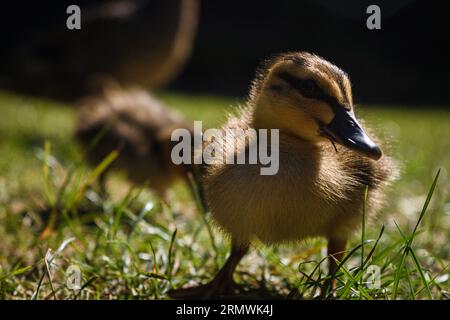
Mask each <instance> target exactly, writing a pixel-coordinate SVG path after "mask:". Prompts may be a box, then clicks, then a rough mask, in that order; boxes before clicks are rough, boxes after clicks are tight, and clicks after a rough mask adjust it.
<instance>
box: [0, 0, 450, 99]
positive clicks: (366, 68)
mask: <svg viewBox="0 0 450 320" xmlns="http://www.w3.org/2000/svg"><path fill="white" fill-rule="evenodd" d="M122 1H126V0H122ZM130 1H135V2H139V3H143V4H144V5H143V6H144V7H145V6H147V8H151V5H155V4H157V3H158V1H163V0H130ZM96 2H101V1H100V0H84V1H57V2H51V1H15V2H8V3H4V4H3V3H2V5H1V7H0V8H1V9H0V10H1V12H0V18H1V19H0V28H1V29H0V36H1V39H2V42H1V47H0V58H1V61H2V65H1V66H0V88H4V89H5V88H6V89H11V88H12V89H14V90H18V91H20V92H22V93H26V94H28V93H30V94H33V95H39V94H41V93H42V94H43V95H44V93H43V92H46V94H47V93H49V92H50V93H51V92H53V91H56V89H55V90H54V89H53V88H52V86H51V85H50V84H48V85H47V81H49V82H48V83H50V80H49V79H47V78H46V79H43V80H42V79H38V78H36V79H31V81H28V83H27V86H21V84H22V83H25V80H23V75H22V74H26V73H27V72H28V71H29V70H30V68H32V67H33V62H32V61H33V60H32V59H28V57H25V59H24V57H22V60H21V61H31V62H30V63H29V65H30V66H24V63H23V62H19V63H17V61H16V55H15V54H14V50H13V49H14V48H16V47H17V46H20V45H21V43H23V42H25V41H29V40H28V39H34V41H36V39H37V38H36V36H37V35H41V36H42V34H45V33H46V32H50V31H49V30H51V31H54V30H55V28H61V25H63V26H65V19H66V17H67V15H66V13H65V8H66V7H67V5H69V4H79V5H80V7H81V9H82V12H83V6H86V5H89V4H92V3H96ZM200 2H201V3H200V15H199V24H198V29H197V30H198V31H197V32H198V33H197V37H196V40H195V43H194V50H193V52H192V55H191V58H190V59H189V60H188V62H187V65H186V66H185V68H184V69H183V71H182V72H181V74H180V75H179V76H178V77H177V78H176V79H175V81H174V82H172V83H171V84H170V85H169V88H168V89H170V90H171V89H175V90H180V91H184V92H195V93H210V94H225V95H232V96H240V97H243V96H245V95H246V93H247V90H248V87H249V83H250V81H251V79H252V78H253V77H254V74H255V69H256V67H257V66H258V65H259V64H260V62H261V61H262V60H263V59H265V58H267V57H269V56H271V55H272V54H275V53H278V52H284V51H289V50H306V51H311V52H314V53H316V54H319V55H321V56H323V57H324V58H326V59H328V60H331V61H332V62H334V63H336V64H337V65H338V66H340V67H341V68H342V69H344V70H345V71H347V72H348V73H349V74H350V77H351V79H352V82H353V86H354V93H355V99H356V101H357V102H359V103H361V102H362V103H400V104H411V105H421V104H428V105H431V104H434V105H444V106H449V105H450V88H449V84H450V81H449V77H450V63H449V57H450V50H449V49H448V42H449V39H450V34H449V31H450V2H449V1H445V0H436V1H425V0H396V1H392V0H382V1H375V0H374V1H366V0H341V1H332V0H330V1H326V0H316V1H313V0H309V1H294V0H291V1H288V0H281V1H275V0H270V1H269V0H245V1H237V0H229V1H215V0H202V1H200ZM160 3H161V2H160ZM370 4H377V5H379V6H380V7H381V16H382V24H381V27H382V29H381V30H368V29H367V28H366V19H367V17H368V16H369V15H368V14H366V8H367V6H368V5H370ZM154 11H155V10H153V14H155V12H154ZM157 15H158V13H156V16H157ZM149 19H153V18H152V17H150V15H149V14H147V13H146V11H144V10H142V11H141V12H140V14H136V15H135V16H133V17H130V20H129V21H126V20H121V21H120V22H119V23H120V24H119V25H116V26H115V27H117V26H118V29H114V30H120V32H121V33H120V34H121V36H119V33H117V34H118V35H117V39H115V45H114V46H115V47H118V46H121V47H122V50H125V51H127V55H124V56H127V57H128V58H130V57H131V59H132V57H133V55H130V54H129V52H133V50H135V51H138V49H136V48H133V46H132V45H130V44H128V43H127V42H126V41H127V39H128V38H129V37H128V36H127V35H126V33H127V32H128V30H129V31H130V34H132V33H133V29H132V28H134V27H130V26H132V25H134V26H136V25H138V24H139V22H140V21H143V22H145V21H148V20H149ZM114 23H116V22H114ZM90 28H91V27H90V25H87V26H83V28H82V32H83V33H84V34H86V33H89V32H90V30H91V29H92V28H91V29H90ZM102 28H103V29H102V31H101V33H96V34H95V36H90V37H87V38H83V40H82V41H74V42H70V41H68V43H64V44H63V43H61V44H59V43H56V44H55V43H52V45H51V46H45V47H44V48H40V49H39V54H40V55H41V56H42V57H45V59H47V60H48V61H51V60H52V59H53V60H55V59H60V60H64V52H62V50H60V49H59V48H62V47H64V50H72V48H71V47H70V45H71V43H78V44H77V45H78V46H81V49H80V48H76V50H79V52H85V50H83V49H84V48H83V46H86V47H89V46H92V45H93V44H95V43H97V42H101V41H106V40H105V39H107V38H108V37H106V35H109V38H111V37H113V38H114V35H115V34H116V32H117V31H114V32H108V27H105V25H103V26H102ZM63 29H64V28H63ZM122 32H123V33H122ZM83 33H81V32H80V33H72V34H71V37H79V35H83ZM74 34H75V36H74ZM35 35H36V36H35ZM103 35H105V36H103ZM111 35H112V36H111ZM61 39H69V38H64V37H63V38H61ZM85 39H88V41H86V40H85ZM62 42H64V40H63V41H62ZM122 44H123V45H122ZM107 47H108V46H106V48H107ZM27 50H28V51H26V52H30V51H32V49H27ZM58 50H60V51H61V52H59V51H58ZM73 50H75V49H73ZM73 50H72V52H74V51H73ZM30 55H31V53H30ZM72 58H73V57H72ZM89 59H90V60H93V61H94V60H95V59H96V60H98V61H99V63H100V62H101V61H102V60H103V57H92V59H91V57H89ZM118 59H120V58H117V59H116V60H118ZM72 60H73V59H72ZM75 60H76V59H75ZM17 65H19V67H17ZM54 65H56V66H58V64H54ZM60 65H62V64H60ZM17 68H20V69H22V70H20V72H19V71H17V70H18V69H17ZM58 68H59V67H54V69H58ZM23 70H25V72H24V71H23ZM58 70H59V71H60V70H62V67H61V68H59V69H58ZM58 70H51V71H52V72H53V73H52V74H51V76H49V78H50V77H53V78H55V79H56V80H57V81H55V83H58V84H64V83H69V81H70V79H72V80H73V79H75V75H72V74H70V73H61V72H60V73H59V74H58V72H57V71H58ZM144 71H145V72H151V70H144ZM144 71H143V72H144ZM21 72H22V73H21ZM13 78H14V81H12V80H11V79H13ZM28 80H30V79H28ZM51 80H54V79H51ZM77 81H78V80H77ZM11 83H13V85H11ZM30 83H31V84H30ZM17 84H19V85H17ZM70 86H71V87H72V88H74V89H73V91H72V92H76V90H75V87H76V84H73V85H72V84H71V85H70ZM44 89H45V90H44ZM79 95H81V93H80V94H78V91H77V94H76V95H74V96H75V97H78V96H79ZM58 98H60V97H58ZM71 98H72V97H71Z"/></svg>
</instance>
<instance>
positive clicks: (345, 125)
mask: <svg viewBox="0 0 450 320" xmlns="http://www.w3.org/2000/svg"><path fill="white" fill-rule="evenodd" d="M321 129H322V131H323V133H324V134H325V135H326V136H328V137H329V138H330V139H332V140H334V141H336V142H337V143H339V144H341V145H343V146H345V147H347V148H349V149H352V150H355V151H357V152H359V153H360V154H362V155H364V156H366V157H369V158H372V159H374V160H378V159H380V158H381V156H382V155H383V153H382V152H381V149H380V148H379V147H378V146H377V145H376V144H375V143H374V142H373V141H372V140H371V139H370V138H369V136H368V135H367V134H366V133H365V132H364V130H363V129H362V128H361V125H360V124H359V123H358V121H357V120H356V118H355V115H354V113H353V112H352V111H347V110H345V109H343V108H341V109H338V110H337V112H336V115H335V117H334V119H333V120H332V121H331V122H330V123H329V124H328V125H322V127H321Z"/></svg>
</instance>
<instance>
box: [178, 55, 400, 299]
mask: <svg viewBox="0 0 450 320" xmlns="http://www.w3.org/2000/svg"><path fill="white" fill-rule="evenodd" d="M236 127H237V128H253V129H256V130H258V129H267V130H268V131H270V130H273V129H278V130H279V169H278V172H277V173H276V174H275V175H261V171H260V167H261V165H258V164H221V163H214V164H210V165H207V166H206V168H204V170H203V172H204V174H203V176H202V186H203V189H204V193H205V199H206V203H207V205H208V207H209V209H210V211H211V214H212V216H213V218H214V220H215V221H216V222H217V224H218V226H219V227H220V228H221V229H223V230H224V231H225V232H226V233H227V234H228V235H229V236H230V238H231V241H232V250H231V254H230V257H229V258H228V260H227V262H226V263H225V265H224V266H223V268H222V269H221V270H220V271H219V273H218V274H217V275H216V277H215V278H214V279H213V280H212V281H211V282H210V283H208V284H206V285H202V286H199V287H194V288H187V289H181V290H176V291H173V292H171V293H170V294H171V296H173V297H176V298H185V297H190V298H192V297H197V298H198V297H203V298H205V297H206V298H207V297H212V296H217V295H222V294H230V293H232V292H233V289H234V284H233V277H232V274H233V271H234V269H235V267H236V265H237V264H238V263H239V261H240V259H241V258H242V257H243V256H244V255H245V253H246V252H247V251H248V248H249V245H250V243H251V241H252V239H253V238H255V237H256V238H259V239H260V240H262V241H263V242H265V243H267V244H279V243H283V242H295V241H299V240H303V239H306V238H309V237H317V236H322V237H325V238H326V239H327V240H328V253H329V263H330V270H329V272H330V273H331V274H333V273H334V272H335V271H336V270H337V263H336V261H338V260H340V259H341V258H342V255H343V252H344V251H345V247H346V243H347V240H348V237H349V236H350V235H351V234H352V233H353V232H354V231H355V230H357V228H358V226H359V225H360V224H361V217H362V212H363V205H364V201H365V200H364V195H365V189H366V186H367V187H368V190H369V192H368V199H367V203H366V204H367V212H366V214H367V215H368V216H370V215H373V213H375V212H376V211H377V209H378V208H379V205H380V204H381V202H380V200H381V198H382V195H383V188H382V187H383V186H385V185H386V184H388V182H389V181H391V180H392V179H393V178H394V177H395V172H396V168H395V166H394V165H393V163H392V161H391V159H390V158H389V157H387V156H384V157H383V159H382V160H379V159H380V158H381V156H382V152H381V149H380V148H379V147H378V146H377V145H376V144H375V143H374V142H373V141H372V140H371V139H370V138H369V136H368V135H367V134H366V132H365V131H364V129H363V128H362V126H361V124H359V122H358V121H357V120H356V117H355V114H354V111H353V101H352V92H351V85H350V81H349V79H348V76H347V75H346V74H345V73H344V72H343V71H342V70H340V69H339V68H338V67H336V66H335V65H333V64H331V63H330V62H328V61H326V60H324V59H322V58H320V57H318V56H316V55H312V54H309V53H305V52H294V53H288V54H282V55H280V56H278V57H276V58H275V59H273V60H270V61H269V62H268V63H266V65H265V67H264V68H263V70H262V72H260V73H259V74H258V76H257V78H256V80H255V81H254V83H253V87H252V90H251V93H250V97H249V100H248V102H247V107H246V108H244V109H243V110H242V111H241V113H240V114H239V115H238V116H237V117H233V118H231V119H230V120H229V121H228V123H227V124H226V125H225V126H224V127H223V130H224V131H225V132H227V133H230V132H231V133H232V132H233V130H229V129H233V128H236ZM239 138H240V137H238V136H234V137H233V138H230V137H229V135H227V139H226V140H225V144H226V145H228V144H231V145H233V144H234V142H235V140H237V141H238V142H239V141H241V139H239ZM237 145H238V147H237V148H236V149H235V151H234V153H235V155H236V154H239V153H242V152H247V149H248V148H249V145H250V144H249V143H247V144H245V143H240V144H239V143H238V144H237ZM225 150H233V148H232V147H231V148H228V147H226V148H225ZM272 151H273V150H272Z"/></svg>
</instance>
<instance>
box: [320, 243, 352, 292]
mask: <svg viewBox="0 0 450 320" xmlns="http://www.w3.org/2000/svg"><path fill="white" fill-rule="evenodd" d="M346 246H347V239H346V238H342V237H330V238H328V265H329V267H328V269H329V271H328V275H329V276H330V277H331V278H330V279H328V280H327V281H326V282H325V284H324V286H323V288H322V294H321V296H322V298H326V297H327V295H328V293H329V292H330V291H331V290H333V289H335V288H336V278H335V277H334V276H335V275H336V272H337V271H338V268H339V263H340V261H342V258H343V257H344V255H345V248H346Z"/></svg>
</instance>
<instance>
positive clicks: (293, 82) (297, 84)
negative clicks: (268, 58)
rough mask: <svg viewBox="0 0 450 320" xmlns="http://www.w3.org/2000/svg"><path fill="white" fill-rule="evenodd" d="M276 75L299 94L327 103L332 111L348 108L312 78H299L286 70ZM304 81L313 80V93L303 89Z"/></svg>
mask: <svg viewBox="0 0 450 320" xmlns="http://www.w3.org/2000/svg"><path fill="white" fill-rule="evenodd" d="M277 76H278V78H280V79H282V80H284V81H285V82H287V83H288V84H289V85H290V86H291V87H292V88H294V89H295V90H297V91H299V92H300V94H301V95H303V96H305V97H308V98H314V99H317V100H321V101H323V102H325V103H327V104H329V105H330V106H331V108H332V109H333V110H334V111H336V110H338V109H341V108H344V109H345V110H349V107H348V106H343V105H341V104H340V103H339V102H338V101H337V100H336V99H335V98H334V97H331V96H329V95H328V94H326V93H325V92H324V91H323V90H322V88H320V87H319V86H318V85H317V83H315V81H314V80H303V79H299V78H297V77H295V76H293V75H292V74H290V73H288V72H280V73H278V74H277ZM304 81H313V82H314V84H315V87H316V89H315V90H314V92H313V94H311V93H310V92H306V91H305V90H304V86H303V82H304Z"/></svg>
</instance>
